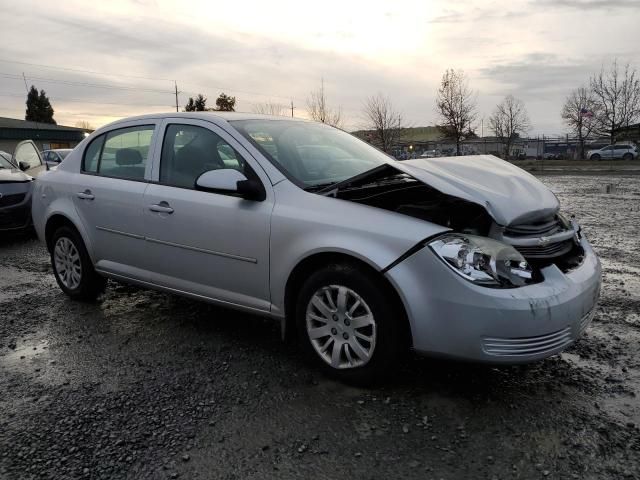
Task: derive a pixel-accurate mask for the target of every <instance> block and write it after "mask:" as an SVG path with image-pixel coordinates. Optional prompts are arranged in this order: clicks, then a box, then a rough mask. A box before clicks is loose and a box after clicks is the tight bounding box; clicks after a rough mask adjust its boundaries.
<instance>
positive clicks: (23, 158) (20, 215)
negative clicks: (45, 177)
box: [0, 140, 47, 235]
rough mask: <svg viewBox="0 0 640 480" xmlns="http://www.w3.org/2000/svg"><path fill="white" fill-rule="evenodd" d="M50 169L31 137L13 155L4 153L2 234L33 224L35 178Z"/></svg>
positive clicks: (1, 156)
mask: <svg viewBox="0 0 640 480" xmlns="http://www.w3.org/2000/svg"><path fill="white" fill-rule="evenodd" d="M46 169H47V166H46V164H45V163H44V162H43V161H42V157H41V156H40V153H39V152H38V149H37V148H36V146H35V144H34V143H33V142H32V141H31V140H26V141H24V142H21V143H19V144H18V146H17V147H16V149H15V151H14V153H13V156H11V157H10V156H9V155H8V154H7V153H6V152H0V235H4V234H6V233H7V232H19V231H23V230H26V229H28V228H29V227H31V223H32V222H31V193H32V191H33V180H34V177H35V176H37V175H39V174H40V173H41V172H43V171H45V170H46Z"/></svg>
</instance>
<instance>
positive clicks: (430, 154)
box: [420, 150, 438, 158]
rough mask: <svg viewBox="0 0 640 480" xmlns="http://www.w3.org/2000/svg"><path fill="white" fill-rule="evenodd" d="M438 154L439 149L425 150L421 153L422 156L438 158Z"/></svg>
mask: <svg viewBox="0 0 640 480" xmlns="http://www.w3.org/2000/svg"><path fill="white" fill-rule="evenodd" d="M437 156H438V151H437V150H425V151H424V152H422V153H421V154H420V158H436V157H437Z"/></svg>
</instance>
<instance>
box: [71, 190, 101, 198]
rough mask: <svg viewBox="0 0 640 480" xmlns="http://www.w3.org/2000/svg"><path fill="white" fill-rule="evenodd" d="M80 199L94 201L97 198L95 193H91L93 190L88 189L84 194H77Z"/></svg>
mask: <svg viewBox="0 0 640 480" xmlns="http://www.w3.org/2000/svg"><path fill="white" fill-rule="evenodd" d="M76 195H77V197H78V198H81V199H82V200H93V199H94V198H96V197H95V196H94V195H93V193H91V190H89V189H87V190H85V191H84V192H78V193H76Z"/></svg>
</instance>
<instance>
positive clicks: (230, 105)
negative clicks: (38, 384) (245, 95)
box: [216, 93, 236, 112]
mask: <svg viewBox="0 0 640 480" xmlns="http://www.w3.org/2000/svg"><path fill="white" fill-rule="evenodd" d="M235 106H236V97H231V96H229V95H225V94H224V93H221V94H220V96H219V97H218V98H216V110H218V111H220V112H235V111H236V109H235Z"/></svg>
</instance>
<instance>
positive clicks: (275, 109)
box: [251, 102, 288, 116]
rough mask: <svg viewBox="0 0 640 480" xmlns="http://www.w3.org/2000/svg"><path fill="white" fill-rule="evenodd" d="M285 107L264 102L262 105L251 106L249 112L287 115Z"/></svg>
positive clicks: (280, 104)
mask: <svg viewBox="0 0 640 480" xmlns="http://www.w3.org/2000/svg"><path fill="white" fill-rule="evenodd" d="M287 110H288V109H287V106H286V105H283V104H282V103H275V102H264V103H254V104H253V105H252V106H251V111H252V112H253V113H260V114H263V115H280V116H284V115H287Z"/></svg>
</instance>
